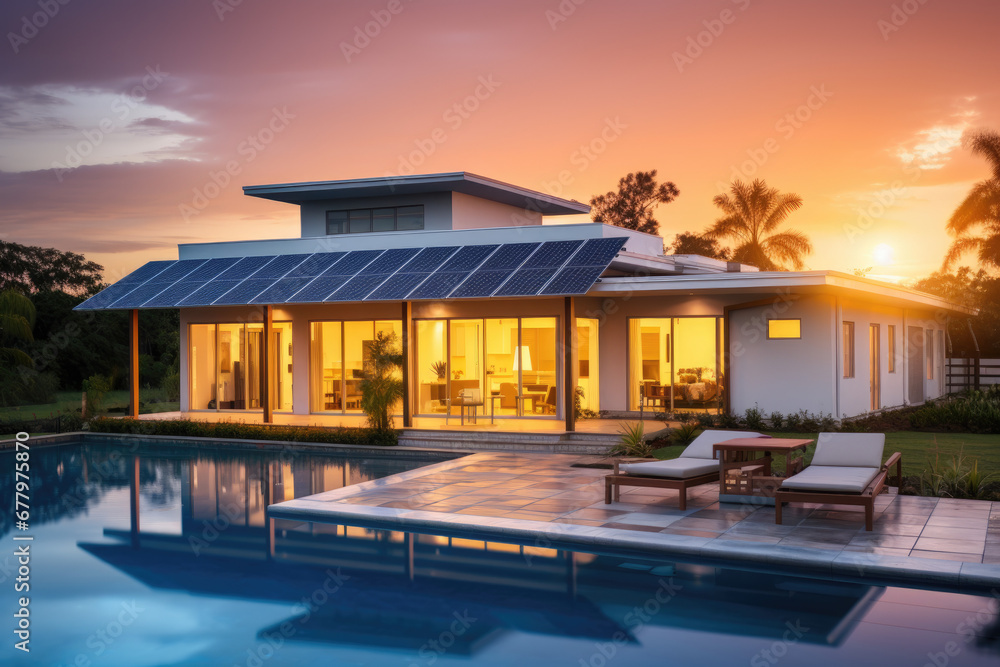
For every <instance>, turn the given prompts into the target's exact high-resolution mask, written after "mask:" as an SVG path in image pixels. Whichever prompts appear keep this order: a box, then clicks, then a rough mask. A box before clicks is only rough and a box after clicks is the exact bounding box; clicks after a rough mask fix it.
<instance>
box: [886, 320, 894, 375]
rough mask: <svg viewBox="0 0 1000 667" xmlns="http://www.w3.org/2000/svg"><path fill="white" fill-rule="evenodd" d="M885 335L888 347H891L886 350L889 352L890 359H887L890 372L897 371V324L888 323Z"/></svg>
mask: <svg viewBox="0 0 1000 667" xmlns="http://www.w3.org/2000/svg"><path fill="white" fill-rule="evenodd" d="M885 335H886V343H887V345H886V347H887V348H889V349H888V350H886V351H887V353H888V359H887V360H886V361H887V363H888V367H889V370H888V372H889V373H895V372H896V325H895V324H887V325H886V331H885Z"/></svg>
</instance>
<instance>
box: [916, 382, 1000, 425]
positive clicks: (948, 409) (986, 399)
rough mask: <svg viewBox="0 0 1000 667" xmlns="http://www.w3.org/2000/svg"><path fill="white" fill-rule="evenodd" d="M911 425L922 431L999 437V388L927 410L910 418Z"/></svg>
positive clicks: (930, 407)
mask: <svg viewBox="0 0 1000 667" xmlns="http://www.w3.org/2000/svg"><path fill="white" fill-rule="evenodd" d="M910 425H911V426H912V427H913V428H919V429H938V430H945V431H952V430H954V431H966V432H970V433H1000V385H993V386H991V387H990V388H989V389H985V390H974V389H973V390H970V391H968V392H966V393H964V394H961V395H959V396H955V397H952V398H949V399H945V400H943V401H940V402H937V403H934V404H932V405H927V406H924V407H922V408H920V409H919V410H917V411H915V412H913V413H912V414H911V415H910Z"/></svg>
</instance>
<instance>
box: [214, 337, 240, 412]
mask: <svg viewBox="0 0 1000 667" xmlns="http://www.w3.org/2000/svg"><path fill="white" fill-rule="evenodd" d="M218 359H219V373H218V376H217V378H216V382H217V385H218V389H217V392H216V393H217V396H218V397H219V405H218V407H219V409H220V410H246V409H247V407H248V406H247V390H246V380H247V361H246V340H245V338H244V336H243V325H242V324H220V325H219V353H218Z"/></svg>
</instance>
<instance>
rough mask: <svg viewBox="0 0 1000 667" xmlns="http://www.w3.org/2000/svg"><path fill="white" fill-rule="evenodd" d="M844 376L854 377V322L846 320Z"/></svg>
mask: <svg viewBox="0 0 1000 667" xmlns="http://www.w3.org/2000/svg"><path fill="white" fill-rule="evenodd" d="M843 345H844V377H845V378H852V377H854V322H844V342H843Z"/></svg>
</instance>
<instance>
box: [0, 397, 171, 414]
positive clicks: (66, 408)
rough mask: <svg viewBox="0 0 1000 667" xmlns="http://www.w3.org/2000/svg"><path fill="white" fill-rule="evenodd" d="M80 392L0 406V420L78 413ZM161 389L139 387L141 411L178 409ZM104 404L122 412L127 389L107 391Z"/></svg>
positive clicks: (125, 406)
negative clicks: (33, 402) (37, 402)
mask: <svg viewBox="0 0 1000 667" xmlns="http://www.w3.org/2000/svg"><path fill="white" fill-rule="evenodd" d="M81 396H82V394H81V392H79V391H60V392H56V402H55V403H42V404H40V405H17V406H14V407H10V408H0V421H7V420H12V419H45V418H48V417H55V416H56V415H63V414H79V411H80V405H81V404H80V400H81ZM164 397H165V394H164V391H163V390H162V389H140V390H139V401H140V402H141V403H144V404H145V405H143V408H142V412H143V413H146V412H172V411H174V410H179V409H180V403H178V402H176V401H174V402H166V401H164V400H163V399H164ZM104 406H105V408H106V409H108V410H109V411H111V412H112V413H113V412H124V411H125V410H127V409H128V391H125V390H120V391H109V392H108V393H107V395H106V396H105V397H104Z"/></svg>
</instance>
